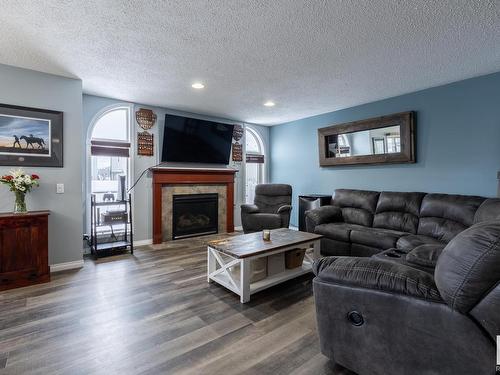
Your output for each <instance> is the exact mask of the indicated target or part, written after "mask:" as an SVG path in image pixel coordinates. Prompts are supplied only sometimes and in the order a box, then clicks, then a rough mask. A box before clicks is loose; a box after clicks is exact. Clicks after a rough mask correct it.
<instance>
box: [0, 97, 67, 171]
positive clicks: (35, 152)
mask: <svg viewBox="0 0 500 375" xmlns="http://www.w3.org/2000/svg"><path fill="white" fill-rule="evenodd" d="M33 133H34V134H33ZM10 142H12V145H11V143H10ZM0 166H19V167H56V168H62V167H63V166H64V164H63V112H60V111H52V110H48V109H40V108H30V107H21V106H16V105H9V104H0Z"/></svg>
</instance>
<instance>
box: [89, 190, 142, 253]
mask: <svg viewBox="0 0 500 375" xmlns="http://www.w3.org/2000/svg"><path fill="white" fill-rule="evenodd" d="M90 204H91V218H90V219H91V220H90V221H91V238H90V249H91V252H92V254H93V255H94V256H95V257H99V256H100V255H101V253H104V252H106V251H109V250H115V249H116V250H128V249H130V253H131V254H133V253H134V241H133V239H134V233H133V226H132V198H131V195H130V194H129V196H128V199H126V200H120V201H103V202H96V196H95V194H92V196H91V201H90ZM120 205H121V206H124V210H123V211H122V212H123V216H124V218H125V220H123V221H121V220H120V221H116V222H112V221H110V222H109V223H102V222H101V214H103V213H106V212H111V211H110V210H106V209H104V210H102V211H101V207H112V206H120ZM106 227H107V228H110V229H109V230H107V231H103V230H98V228H106ZM108 232H110V233H111V234H112V236H111V238H114V240H109V241H106V242H100V243H99V242H98V240H99V237H101V238H100V239H101V240H102V239H103V238H102V235H103V233H108ZM116 235H118V236H120V237H122V238H123V239H120V240H117V239H116Z"/></svg>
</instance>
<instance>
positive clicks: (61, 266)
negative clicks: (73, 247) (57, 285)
mask: <svg viewBox="0 0 500 375" xmlns="http://www.w3.org/2000/svg"><path fill="white" fill-rule="evenodd" d="M82 267H83V259H82V260H75V261H73V262H64V263H57V264H51V265H50V272H51V273H52V272H59V271H66V270H73V269H76V268H82Z"/></svg>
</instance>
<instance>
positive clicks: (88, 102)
mask: <svg viewBox="0 0 500 375" xmlns="http://www.w3.org/2000/svg"><path fill="white" fill-rule="evenodd" d="M120 104H124V105H130V106H131V108H132V112H133V113H132V127H133V132H132V151H131V155H132V164H133V180H135V179H136V178H138V177H139V175H140V174H141V173H142V172H143V171H144V170H145V169H147V168H150V167H152V166H154V165H156V164H158V163H160V160H161V151H162V148H161V144H162V139H163V127H164V123H165V114H167V113H169V114H173V115H180V116H188V117H194V118H199V119H203V120H210V121H219V122H225V123H229V124H242V125H244V124H243V123H241V122H238V121H233V120H229V119H222V118H217V117H212V116H206V115H200V114H195V113H188V112H182V111H176V110H171V109H167V108H160V107H152V106H148V105H144V104H135V103H126V102H122V101H119V100H116V99H110V98H103V97H99V96H93V95H83V123H84V128H85V130H84V134H85V137H87V136H88V135H89V127H90V126H91V124H92V121H93V119H94V118H95V117H96V115H98V114H99V113H100V112H101V111H102V110H103V109H105V108H107V107H110V106H115V105H120ZM139 108H147V109H152V110H153V111H154V112H155V113H156V116H157V122H156V124H155V126H154V127H153V128H152V129H151V130H149V132H150V133H153V134H154V141H155V150H154V156H153V157H149V156H138V155H137V148H136V146H135V141H136V138H137V135H136V134H137V131H142V129H141V128H140V127H139V126H138V125H137V122H136V121H135V111H137V110H138V109H139ZM251 126H252V128H253V129H255V130H256V131H257V132H258V133H259V135H260V136H261V138H262V140H263V142H264V143H265V145H266V148H267V151H268V153H267V155H269V128H268V127H265V126H258V125H251ZM85 142H86V141H85ZM190 166H196V165H190ZM198 166H202V165H198ZM230 167H232V168H235V169H238V170H240V171H239V172H238V173H237V174H236V179H235V183H236V184H235V225H236V226H239V225H241V220H240V210H239V207H240V205H241V204H242V203H243V200H244V186H243V184H244V175H243V171H242V168H243V165H242V164H231V165H230ZM84 172H85V170H84ZM266 175H267V172H266ZM83 178H84V180H86V178H87V176H86V175H84V177H83ZM86 196H87V195H86V194H85V195H84V198H85V197H86ZM133 201H134V204H133V214H134V230H135V233H134V235H135V240H136V241H142V240H150V239H151V238H152V202H153V198H152V179H151V175H150V174H149V173H147V174H145V175H144V177H143V178H142V179H141V180H140V181H139V183H138V184H137V185H136V187H135V188H134V192H133ZM87 220H88V219H86V218H85V221H87Z"/></svg>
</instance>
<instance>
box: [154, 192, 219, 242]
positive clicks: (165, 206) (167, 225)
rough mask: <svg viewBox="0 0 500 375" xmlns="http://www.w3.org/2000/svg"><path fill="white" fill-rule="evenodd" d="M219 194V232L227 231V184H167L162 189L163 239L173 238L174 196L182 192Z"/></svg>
mask: <svg viewBox="0 0 500 375" xmlns="http://www.w3.org/2000/svg"><path fill="white" fill-rule="evenodd" d="M208 193H215V194H218V198H219V199H218V200H219V202H218V210H219V211H218V214H217V216H218V218H219V219H218V224H219V225H218V230H219V233H224V232H225V231H226V209H227V207H226V201H227V192H226V185H203V184H184V185H165V186H163V187H162V189H161V194H162V209H161V225H162V235H163V237H162V239H163V241H170V240H171V239H172V217H173V212H172V208H173V196H174V195H180V194H208Z"/></svg>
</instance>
